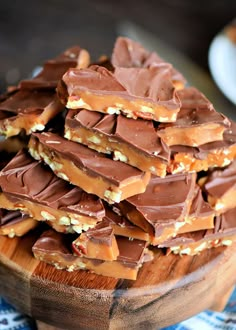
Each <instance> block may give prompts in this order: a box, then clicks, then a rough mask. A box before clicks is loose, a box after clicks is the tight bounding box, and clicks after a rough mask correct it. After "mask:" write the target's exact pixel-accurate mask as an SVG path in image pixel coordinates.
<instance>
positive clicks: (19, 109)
mask: <svg viewBox="0 0 236 330" xmlns="http://www.w3.org/2000/svg"><path fill="white" fill-rule="evenodd" d="M63 109H64V106H63V105H62V104H61V103H60V101H59V99H58V98H57V95H56V94H55V93H54V92H51V91H26V90H24V91H23V90H22V91H18V92H16V93H14V94H13V95H11V96H9V97H8V98H7V99H6V100H5V101H3V102H1V103H0V134H2V135H5V136H6V137H10V136H14V135H18V134H19V133H20V132H22V131H25V133H26V134H30V133H32V132H35V131H42V130H43V129H44V128H45V125H46V124H47V123H48V122H49V120H51V119H52V118H54V117H55V116H56V115H57V114H58V113H59V112H61V111H63Z"/></svg>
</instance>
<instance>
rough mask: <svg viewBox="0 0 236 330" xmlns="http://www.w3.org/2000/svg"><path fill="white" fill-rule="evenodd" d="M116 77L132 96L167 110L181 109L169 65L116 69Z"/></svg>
mask: <svg viewBox="0 0 236 330" xmlns="http://www.w3.org/2000/svg"><path fill="white" fill-rule="evenodd" d="M114 77H115V78H116V79H117V81H118V82H119V83H120V84H121V85H122V86H124V88H125V90H126V92H127V93H128V95H130V96H134V97H137V98H146V99H147V101H149V102H153V103H158V104H160V105H162V106H166V107H167V108H169V109H170V110H171V109H176V108H179V106H180V104H179V100H178V98H177V97H176V95H175V91H174V87H173V84H172V83H171V71H170V67H169V66H168V65H163V64H159V65H155V66H153V67H149V68H128V69H127V68H116V69H115V72H114Z"/></svg>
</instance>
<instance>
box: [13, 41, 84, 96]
mask: <svg viewBox="0 0 236 330" xmlns="http://www.w3.org/2000/svg"><path fill="white" fill-rule="evenodd" d="M89 62H90V55H89V53H88V52H87V50H85V49H82V48H80V47H79V46H74V47H71V48H69V49H67V50H65V51H64V52H63V53H62V54H60V55H59V56H57V57H56V58H54V59H51V60H48V61H46V62H45V63H44V65H43V68H42V70H41V71H40V72H39V73H38V74H37V75H36V76H35V77H34V78H32V79H26V80H22V81H21V82H20V83H19V88H20V89H29V90H31V89H54V90H55V88H56V87H57V84H58V81H59V80H60V79H61V78H62V76H63V74H64V73H65V72H66V71H67V70H68V69H69V68H75V67H77V68H86V67H87V66H88V65H89Z"/></svg>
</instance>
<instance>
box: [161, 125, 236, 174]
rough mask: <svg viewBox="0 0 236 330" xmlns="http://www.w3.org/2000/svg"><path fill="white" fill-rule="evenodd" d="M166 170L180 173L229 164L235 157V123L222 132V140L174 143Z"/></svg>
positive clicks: (205, 169)
mask: <svg viewBox="0 0 236 330" xmlns="http://www.w3.org/2000/svg"><path fill="white" fill-rule="evenodd" d="M170 149H171V161H170V165H169V166H168V169H167V171H168V172H170V173H180V172H188V171H196V172H200V171H203V170H204V171H207V170H208V168H210V167H217V166H218V167H223V166H226V165H229V164H230V163H231V162H232V161H233V159H234V158H235V157H236V124H235V123H234V122H231V125H230V127H229V128H228V129H227V130H226V131H225V132H224V133H223V141H214V142H209V143H206V144H202V145H200V146H198V147H187V146H181V145H174V146H171V147H170Z"/></svg>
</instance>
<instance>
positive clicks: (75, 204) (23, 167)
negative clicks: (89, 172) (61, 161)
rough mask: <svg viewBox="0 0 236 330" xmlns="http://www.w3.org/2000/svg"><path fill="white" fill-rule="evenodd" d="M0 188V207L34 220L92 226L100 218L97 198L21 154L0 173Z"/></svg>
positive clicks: (99, 202)
mask: <svg viewBox="0 0 236 330" xmlns="http://www.w3.org/2000/svg"><path fill="white" fill-rule="evenodd" d="M0 187H1V189H2V191H3V194H2V195H3V196H1V198H0V203H1V207H5V208H9V207H14V208H15V209H17V208H18V209H22V210H23V211H24V212H25V213H27V214H30V215H31V216H32V217H33V218H35V219H37V220H49V221H59V223H61V224H65V225H70V224H71V223H72V224H74V225H76V224H78V226H79V225H81V226H82V225H83V224H88V225H95V224H96V222H97V221H98V219H100V220H101V219H102V218H103V216H104V207H103V204H102V202H101V201H100V200H99V198H97V197H96V196H94V195H90V194H87V193H86V192H84V191H83V190H81V189H80V188H79V187H74V186H73V185H70V184H69V183H67V182H66V181H64V180H62V179H60V178H58V177H57V176H55V174H54V173H53V172H52V171H51V170H50V169H49V168H48V167H47V166H45V165H44V164H43V163H42V162H38V161H35V160H34V159H33V158H31V157H30V155H29V154H28V153H27V152H26V151H24V150H22V151H19V152H18V154H17V155H16V156H15V157H14V158H13V159H12V160H11V161H10V162H9V163H8V164H7V165H6V166H5V168H4V169H3V170H2V171H1V174H0ZM7 203H9V205H8V207H7V206H4V204H7Z"/></svg>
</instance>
